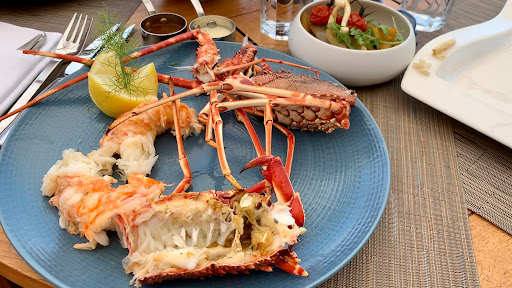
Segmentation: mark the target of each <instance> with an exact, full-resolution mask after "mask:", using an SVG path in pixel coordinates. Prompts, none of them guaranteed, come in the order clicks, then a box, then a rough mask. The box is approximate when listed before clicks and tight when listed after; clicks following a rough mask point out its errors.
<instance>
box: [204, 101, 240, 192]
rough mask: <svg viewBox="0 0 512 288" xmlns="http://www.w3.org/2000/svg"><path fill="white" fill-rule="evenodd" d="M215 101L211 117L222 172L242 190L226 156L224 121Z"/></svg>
mask: <svg viewBox="0 0 512 288" xmlns="http://www.w3.org/2000/svg"><path fill="white" fill-rule="evenodd" d="M216 94H217V91H213V92H212V96H211V97H216ZM216 104H217V103H215V102H213V103H212V109H211V118H212V124H213V125H214V128H213V129H214V131H215V141H216V146H217V156H218V158H219V164H220V168H221V169H222V174H223V175H224V177H225V178H226V179H227V180H228V181H229V182H230V183H231V184H232V185H233V186H235V188H236V189H238V190H242V189H243V188H242V186H240V184H238V182H237V181H236V180H235V177H233V175H232V174H231V169H229V165H228V161H227V158H226V151H225V150H224V137H223V135H222V127H223V122H222V118H221V117H220V113H219V110H217V108H216Z"/></svg>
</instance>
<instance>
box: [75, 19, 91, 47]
mask: <svg viewBox="0 0 512 288" xmlns="http://www.w3.org/2000/svg"><path fill="white" fill-rule="evenodd" d="M80 16H82V15H80ZM88 17H89V16H87V15H85V19H84V23H83V24H82V29H81V30H80V34H78V38H77V39H76V41H75V43H80V40H81V39H82V35H83V34H84V30H85V24H87V18H88ZM77 28H78V25H77Z"/></svg>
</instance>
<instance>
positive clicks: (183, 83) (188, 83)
mask: <svg viewBox="0 0 512 288" xmlns="http://www.w3.org/2000/svg"><path fill="white" fill-rule="evenodd" d="M23 54H28V55H37V56H44V57H51V58H56V59H62V60H66V61H70V62H77V63H80V64H84V65H87V66H91V65H92V64H93V63H94V60H92V59H86V58H81V57H78V56H73V55H65V54H58V53H53V52H46V51H35V50H23ZM124 69H126V70H128V71H131V72H135V71H137V69H135V68H131V67H124ZM84 75H87V74H84ZM84 75H81V76H84ZM86 77H87V76H86ZM157 77H158V82H160V83H163V84H170V83H171V82H172V83H173V84H174V85H175V86H178V87H182V88H186V89H192V88H196V87H197V86H199V85H200V83H199V82H198V81H197V80H188V79H184V78H180V77H174V76H170V75H164V74H160V73H157Z"/></svg>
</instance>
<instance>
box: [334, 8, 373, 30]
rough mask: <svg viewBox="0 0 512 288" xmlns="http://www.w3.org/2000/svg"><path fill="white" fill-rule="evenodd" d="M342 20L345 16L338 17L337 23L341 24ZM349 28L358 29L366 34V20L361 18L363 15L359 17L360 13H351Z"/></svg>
mask: <svg viewBox="0 0 512 288" xmlns="http://www.w3.org/2000/svg"><path fill="white" fill-rule="evenodd" d="M342 19H343V16H338V17H337V18H336V23H338V24H340V23H341V20H342ZM347 26H348V28H352V27H356V28H357V29H359V30H361V31H363V32H366V27H367V23H366V19H364V18H363V17H361V15H359V13H358V12H352V13H350V17H349V18H348V22H347Z"/></svg>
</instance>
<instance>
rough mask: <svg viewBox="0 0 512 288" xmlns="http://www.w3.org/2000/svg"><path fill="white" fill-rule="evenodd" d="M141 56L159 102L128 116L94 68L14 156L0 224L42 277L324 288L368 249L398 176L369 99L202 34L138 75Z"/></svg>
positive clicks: (7, 160) (67, 83)
mask: <svg viewBox="0 0 512 288" xmlns="http://www.w3.org/2000/svg"><path fill="white" fill-rule="evenodd" d="M24 53H27V54H36V55H45V56H49V57H55V58H61V59H66V60H71V61H76V62H81V63H83V64H86V65H87V66H90V65H94V64H93V62H94V61H93V60H88V59H81V58H79V57H75V56H66V55H58V54H54V53H47V52H41V51H24ZM256 55H257V56H256ZM134 59H140V60H141V61H143V62H144V63H150V62H151V63H153V65H154V66H155V69H156V72H157V73H158V74H157V80H158V82H159V84H158V95H154V97H152V98H149V99H147V101H145V102H143V103H142V104H140V105H138V106H136V107H135V108H133V109H131V110H128V111H127V112H124V113H121V114H120V115H119V116H117V117H116V118H115V119H114V118H112V117H109V116H107V115H105V114H104V113H103V112H102V111H100V110H99V109H98V107H99V106H98V105H96V104H95V102H93V101H92V100H91V97H92V96H91V97H89V91H88V85H91V81H92V80H93V79H92V78H90V79H87V78H88V74H87V72H88V71H89V67H84V68H82V69H81V70H79V71H78V72H76V73H75V74H73V75H70V76H69V77H68V78H65V79H64V80H62V81H61V82H60V83H58V84H57V86H56V87H54V88H52V89H51V90H49V91H48V92H46V94H44V95H43V96H41V97H40V99H41V100H38V101H37V103H34V105H32V106H31V107H30V108H28V109H26V110H25V111H23V112H22V113H23V115H21V119H20V121H18V123H17V124H16V126H15V127H14V128H13V129H14V130H13V133H10V134H9V137H8V138H7V139H6V142H5V145H4V146H3V147H2V149H1V150H0V187H2V189H1V192H0V197H1V199H2V200H1V202H0V221H1V224H2V227H3V229H4V231H5V233H6V235H7V237H8V238H9V240H10V241H11V243H12V245H13V247H14V248H15V249H16V250H17V252H18V253H19V254H20V256H21V257H22V258H23V259H24V260H25V261H26V262H27V263H28V264H29V265H30V266H31V267H32V268H33V269H34V270H35V271H36V272H38V273H39V274H40V275H42V276H43V277H44V278H45V279H46V280H48V281H49V282H50V283H51V284H53V285H55V286H57V287H91V286H93V287H94V286H98V287H131V286H137V287H140V286H143V287H152V286H155V287H161V286H165V287H166V286H169V287H171V286H172V287H204V286H205V285H208V286H211V287H225V286H227V285H229V287H252V286H262V285H272V286H278V287H316V286H318V285H319V284H321V283H322V282H324V281H326V280H327V279H329V278H330V277H331V276H332V275H333V274H335V273H336V272H338V271H339V270H340V269H341V268H342V267H343V266H345V265H346V264H347V263H348V262H349V261H350V260H351V259H352V258H353V257H354V256H355V255H356V254H357V252H358V251H359V250H360V249H361V248H362V247H363V246H364V245H365V243H366V242H367V241H368V239H369V237H370V236H371V234H372V233H373V232H374V230H375V229H376V226H377V223H378V222H379V220H380V218H381V216H382V213H383V211H384V208H385V205H386V201H387V198H388V193H389V185H390V166H389V158H388V154H387V150H386V145H385V142H384V140H383V137H382V134H381V132H380V130H379V128H378V126H377V125H376V123H375V121H374V119H373V118H372V116H371V115H370V113H369V112H368V110H367V109H366V108H365V107H364V105H363V104H362V103H361V102H360V101H359V100H357V92H356V91H353V90H351V89H347V88H345V87H344V86H343V85H342V84H340V83H338V82H337V81H336V80H334V79H333V78H331V77H330V76H328V75H327V74H325V73H323V72H321V71H317V70H316V69H314V68H310V67H307V66H306V65H305V63H304V62H302V61H300V60H297V59H295V58H292V57H290V56H287V55H284V54H281V53H277V52H274V51H271V50H267V49H264V48H258V49H256V47H255V46H252V45H244V46H242V45H241V44H238V43H231V42H214V41H213V40H212V39H211V38H210V37H209V36H208V35H207V34H206V35H205V33H202V32H201V31H199V30H192V31H189V32H186V33H184V34H181V35H179V36H176V37H174V38H170V39H168V40H165V41H163V42H160V43H158V44H155V45H152V46H148V47H144V48H142V49H140V50H137V51H136V52H134V53H132V54H131V55H129V56H127V57H125V58H123V59H122V62H123V63H125V64H123V65H125V67H126V68H123V69H128V70H129V69H132V68H130V63H131V61H134ZM172 63H179V65H180V66H185V67H190V68H189V69H178V68H176V67H174V66H175V65H173V64H172ZM92 69H94V66H93V68H92ZM191 71H192V73H191ZM88 82H89V84H88ZM89 88H90V86H89ZM156 96H157V97H156ZM239 171H242V172H241V173H239Z"/></svg>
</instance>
